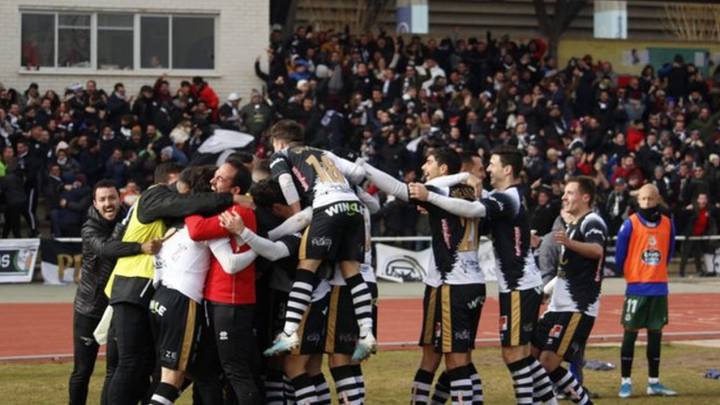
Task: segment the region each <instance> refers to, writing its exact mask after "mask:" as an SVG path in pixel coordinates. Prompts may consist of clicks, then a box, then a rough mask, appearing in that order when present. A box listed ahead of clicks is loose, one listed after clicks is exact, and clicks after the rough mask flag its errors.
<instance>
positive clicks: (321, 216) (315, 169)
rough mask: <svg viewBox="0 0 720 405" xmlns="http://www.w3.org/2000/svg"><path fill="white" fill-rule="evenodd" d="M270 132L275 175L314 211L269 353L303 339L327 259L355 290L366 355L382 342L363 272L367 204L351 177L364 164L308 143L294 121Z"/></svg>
mask: <svg viewBox="0 0 720 405" xmlns="http://www.w3.org/2000/svg"><path fill="white" fill-rule="evenodd" d="M270 134H271V137H272V143H273V148H274V149H275V154H274V155H273V157H272V158H271V163H270V169H271V172H272V174H273V178H274V179H276V180H277V181H278V182H279V183H280V187H281V188H282V191H283V195H284V196H285V200H286V202H287V204H288V205H290V206H291V207H292V208H293V211H294V212H299V211H300V208H301V206H312V208H313V216H312V222H311V223H310V226H308V227H307V228H306V230H305V232H304V234H303V238H302V243H301V245H300V251H299V263H298V269H297V272H296V274H295V281H294V283H293V287H292V290H291V291H290V295H289V297H288V305H287V312H286V316H285V326H284V327H283V332H282V333H280V334H279V335H278V337H277V338H276V340H275V343H274V344H273V345H272V346H271V347H270V348H269V349H267V350H266V351H265V355H267V356H271V355H274V354H277V353H280V352H284V351H288V350H290V349H293V348H294V347H296V346H297V345H298V344H299V343H300V341H299V338H298V334H297V330H298V327H299V326H300V322H301V320H302V318H303V316H304V314H305V312H306V311H307V308H308V306H309V304H310V299H311V297H312V291H313V290H314V289H315V286H316V285H317V283H318V278H317V276H316V275H315V272H316V270H317V268H318V267H319V266H320V264H321V263H322V261H323V260H332V261H336V262H339V263H340V267H341V269H342V273H343V277H345V280H346V282H347V284H348V286H349V287H350V289H351V291H352V294H353V310H354V312H355V317H356V319H357V322H358V327H359V329H360V339H359V340H358V342H357V346H356V350H355V353H353V357H354V358H355V359H363V358H366V357H367V356H369V355H370V354H371V353H372V351H373V350H374V348H375V345H376V341H375V337H374V336H373V333H372V314H371V313H372V309H371V295H370V290H369V289H368V286H367V284H366V283H365V281H363V278H362V276H361V275H360V271H359V270H360V261H361V260H362V254H363V251H362V250H363V245H364V238H365V236H364V233H365V230H364V225H363V221H362V216H361V215H360V214H361V212H362V204H361V203H360V201H359V199H358V197H357V196H356V195H355V193H354V192H353V191H352V188H351V187H350V183H349V182H348V180H347V178H346V176H348V177H350V178H351V179H353V178H356V177H358V178H362V177H363V175H364V173H363V171H362V168H361V167H359V166H357V165H354V164H352V163H350V162H347V161H345V160H341V159H340V158H338V157H337V156H335V155H333V154H332V153H330V152H327V151H323V150H320V149H316V148H311V147H307V146H304V145H303V142H304V130H303V128H302V127H301V126H300V125H299V124H297V123H296V122H294V121H291V120H283V121H280V122H278V123H277V124H275V125H274V126H273V127H272V129H271V130H270ZM298 191H299V192H298Z"/></svg>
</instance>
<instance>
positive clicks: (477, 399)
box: [467, 363, 485, 405]
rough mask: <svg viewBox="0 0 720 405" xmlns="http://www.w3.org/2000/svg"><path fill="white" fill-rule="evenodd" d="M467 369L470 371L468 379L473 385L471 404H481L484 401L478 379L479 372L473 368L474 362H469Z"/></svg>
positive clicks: (480, 381) (480, 382)
mask: <svg viewBox="0 0 720 405" xmlns="http://www.w3.org/2000/svg"><path fill="white" fill-rule="evenodd" d="M467 368H468V371H469V372H470V381H472V385H473V402H472V403H473V405H482V404H483V403H484V401H485V396H484V394H483V387H482V380H481V379H480V373H478V371H477V369H476V368H475V364H473V363H470V364H468V365H467Z"/></svg>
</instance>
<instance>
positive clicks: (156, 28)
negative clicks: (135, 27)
mask: <svg viewBox="0 0 720 405" xmlns="http://www.w3.org/2000/svg"><path fill="white" fill-rule="evenodd" d="M169 30H170V19H169V18H168V17H142V18H141V19H140V32H141V33H142V34H141V35H140V44H141V45H140V59H141V61H142V63H141V65H142V67H143V68H145V69H167V68H168V67H170V56H169V53H170V48H169V46H168V45H169V44H170V33H169Z"/></svg>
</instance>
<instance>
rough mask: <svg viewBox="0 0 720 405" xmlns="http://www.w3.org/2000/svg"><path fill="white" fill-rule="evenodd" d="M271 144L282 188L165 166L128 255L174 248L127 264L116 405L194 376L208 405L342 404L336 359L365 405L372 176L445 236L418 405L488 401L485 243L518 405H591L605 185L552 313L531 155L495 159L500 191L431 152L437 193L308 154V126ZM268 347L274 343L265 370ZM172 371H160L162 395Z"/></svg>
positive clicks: (451, 157) (578, 224) (351, 396)
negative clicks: (532, 200) (481, 254)
mask: <svg viewBox="0 0 720 405" xmlns="http://www.w3.org/2000/svg"><path fill="white" fill-rule="evenodd" d="M270 133H271V137H272V143H273V147H274V150H275V153H274V155H273V156H272V158H271V163H270V169H271V174H272V178H271V179H267V180H262V181H259V182H257V183H255V184H252V186H251V176H250V172H249V170H248V169H247V168H246V167H245V166H244V165H243V164H242V163H241V162H239V161H234V160H232V159H230V160H229V161H228V162H226V163H225V164H223V165H221V166H220V167H219V168H217V169H215V168H209V167H202V166H201V167H191V168H187V169H185V170H183V171H181V172H180V170H179V168H177V167H174V166H172V165H161V166H160V167H159V168H158V170H157V171H156V179H155V180H156V183H157V184H156V185H155V186H153V187H151V188H150V189H148V190H147V191H146V192H145V193H143V195H142V196H141V197H140V199H139V200H138V202H137V203H136V204H135V206H133V207H132V208H131V210H130V212H129V214H127V215H126V219H125V231H124V235H123V236H122V243H126V244H131V243H138V244H147V243H157V244H158V248H159V250H157V249H156V250H157V253H156V254H155V255H152V254H147V253H148V252H149V251H153V250H152V249H150V248H148V249H145V248H143V250H142V251H141V252H139V254H137V253H138V251H135V252H133V253H135V254H132V255H126V256H123V257H120V258H119V259H118V260H117V264H116V265H115V267H114V270H113V272H112V275H111V276H110V279H109V282H108V283H107V287H106V288H105V293H106V294H107V296H108V297H109V303H110V306H111V308H112V321H111V323H110V325H111V326H110V335H111V336H112V338H111V339H112V340H113V341H114V342H116V345H117V365H116V366H115V367H113V370H112V373H111V376H109V378H108V380H107V382H106V387H105V389H104V393H103V402H104V403H108V404H112V405H114V404H137V403H138V402H140V401H149V403H150V404H156V405H168V404H172V403H174V401H175V400H176V399H177V398H178V397H179V396H180V395H181V393H182V390H183V389H184V388H185V387H186V386H188V385H189V382H190V381H193V382H194V386H195V389H194V396H195V400H196V403H201V404H222V403H224V402H223V401H225V400H226V397H228V396H230V397H233V398H234V400H235V401H236V403H239V404H259V403H266V404H286V403H292V402H294V403H297V404H302V405H305V404H330V401H331V400H330V398H331V396H330V390H329V388H328V384H327V382H326V379H325V377H324V376H323V373H322V367H321V366H322V362H323V354H328V356H329V357H328V363H329V368H330V372H331V375H332V378H333V380H334V381H335V387H336V395H337V398H338V400H339V402H340V403H341V404H362V403H364V400H365V385H364V380H363V375H362V368H361V366H360V364H361V362H362V361H363V360H365V359H367V358H368V357H370V356H371V355H372V354H373V353H374V352H375V349H376V335H377V332H376V331H377V329H376V327H377V308H376V301H377V286H376V283H375V275H374V271H373V269H372V254H371V244H370V224H371V221H370V215H371V213H373V212H374V211H376V210H377V209H378V208H379V203H378V201H377V200H376V199H375V198H374V197H373V196H370V195H369V194H367V193H366V192H365V191H364V190H363V188H362V183H364V182H366V181H370V182H372V183H374V184H375V185H376V186H377V187H378V188H379V189H380V190H382V191H383V192H385V193H386V194H388V195H392V196H394V197H396V198H399V199H401V200H403V201H408V202H410V203H413V204H415V205H417V207H418V209H419V210H421V211H423V212H426V213H427V215H428V216H429V223H430V227H431V229H432V253H433V259H434V263H433V265H431V266H430V268H429V270H428V274H427V276H426V278H425V284H426V288H425V294H424V299H423V324H422V328H421V333H420V340H419V344H420V346H421V347H422V360H421V363H420V366H419V368H418V370H417V372H416V374H415V377H414V381H413V384H412V390H411V401H412V403H413V404H429V403H446V402H447V401H448V400H450V401H452V403H453V404H482V403H483V388H482V380H481V378H480V374H479V373H478V370H477V369H476V367H475V366H474V365H473V361H472V356H471V353H472V350H473V349H474V343H475V335H476V331H477V328H478V324H479V320H480V314H481V311H482V307H483V304H484V302H485V298H486V290H485V280H484V276H483V274H484V273H483V271H482V270H481V269H480V266H479V263H478V257H477V250H478V244H479V241H480V235H482V234H488V235H489V236H490V238H491V239H492V242H493V245H494V250H495V255H496V259H497V266H496V269H495V270H496V273H497V280H498V287H499V297H498V299H499V303H500V317H499V320H500V322H499V331H500V340H501V344H502V358H503V360H504V362H505V363H506V365H507V368H508V370H509V371H510V374H511V375H512V379H513V389H514V393H515V398H516V400H517V403H518V404H534V403H555V401H556V399H555V396H556V394H561V393H562V394H565V395H566V396H567V397H568V398H570V399H572V400H573V401H574V402H576V403H580V404H591V403H592V401H591V399H590V398H589V395H588V393H587V391H586V390H585V389H584V388H583V386H582V385H581V384H580V383H579V382H578V381H577V380H576V378H575V377H574V376H573V374H571V373H570V372H569V371H568V370H567V369H566V368H564V367H563V366H562V365H561V364H562V362H563V361H564V360H571V359H572V358H574V356H575V355H576V354H577V353H578V352H579V351H581V350H583V348H584V346H585V343H586V341H587V339H588V337H589V335H590V331H591V329H592V327H593V323H594V320H595V317H596V316H597V314H598V307H599V296H600V285H601V281H602V267H603V260H604V247H605V243H606V241H607V239H608V234H607V228H606V226H605V224H604V222H603V220H602V219H601V218H600V217H599V216H598V215H597V214H595V213H594V212H593V211H592V206H593V200H594V197H595V183H594V181H593V180H592V179H590V178H586V177H577V178H572V179H569V180H568V181H567V185H566V187H565V192H564V195H563V197H562V201H563V211H564V215H565V216H566V218H568V221H567V226H566V228H565V229H564V230H559V231H557V232H556V233H555V234H554V235H553V239H554V241H555V242H556V243H557V244H558V245H559V246H560V248H559V258H558V263H559V264H558V269H557V271H558V273H557V277H556V281H555V282H554V288H553V289H552V290H551V292H550V297H549V305H548V309H547V311H546V312H545V313H544V315H543V316H542V317H541V318H539V311H540V306H541V303H542V301H543V283H542V278H541V275H540V271H539V269H538V267H537V265H536V261H535V258H534V256H533V253H532V249H531V231H530V227H529V221H528V216H527V210H526V208H525V206H526V204H525V201H524V196H523V192H522V190H521V188H520V187H519V185H520V172H521V170H522V165H523V160H522V155H521V154H520V153H519V152H518V151H517V149H515V148H513V147H499V148H497V149H496V150H494V151H493V152H492V155H491V159H490V163H489V166H488V168H487V173H488V174H489V177H490V184H491V185H492V187H493V191H492V192H489V193H488V192H486V191H484V190H482V181H478V179H477V178H476V177H474V176H472V175H471V174H470V172H472V171H473V170H475V171H480V172H483V171H482V167H481V166H482V162H481V161H479V159H478V160H477V161H474V160H471V161H470V165H471V166H472V164H473V162H475V163H474V164H476V165H478V166H480V167H475V168H473V167H467V165H465V167H463V169H465V171H462V172H461V167H462V166H463V162H462V161H461V158H460V157H459V156H458V154H457V153H456V152H454V151H453V150H450V149H447V148H429V150H428V151H427V153H426V161H425V163H424V164H423V166H422V171H423V174H424V180H425V182H424V183H411V184H404V183H402V182H400V181H398V180H397V179H395V178H394V177H392V176H390V175H388V174H386V173H384V172H382V171H381V170H378V169H376V168H374V167H372V166H371V165H369V164H368V163H366V162H365V161H363V160H362V159H358V160H357V161H355V162H351V161H348V160H345V159H342V158H340V157H338V156H336V155H334V154H333V153H331V152H328V151H324V150H320V149H316V148H312V147H308V146H305V145H304V143H303V140H304V136H303V133H304V130H303V128H302V127H301V126H300V125H298V124H297V123H295V122H293V121H290V120H285V121H280V122H278V123H277V124H275V125H274V126H273V128H272V129H271V131H270ZM96 207H97V205H96ZM160 243H161V244H162V247H159V244H160ZM143 246H145V245H143ZM268 269H270V270H272V271H267V270H268ZM256 270H262V272H260V271H258V273H259V274H260V273H261V274H262V275H263V276H262V277H261V280H258V283H257V284H258V285H263V286H264V289H263V290H262V292H259V293H258V292H257V291H256ZM538 318H539V319H538ZM253 331H255V333H254V332H253ZM273 337H274V340H272V341H271V339H273ZM633 343H634V342H633ZM258 345H265V346H263V347H267V346H269V348H268V349H267V350H265V351H264V355H265V356H266V357H267V361H265V362H262V363H263V364H262V366H258V364H259V363H260V361H259V358H260V356H259V351H258V350H257V349H256V348H257V347H258ZM443 359H444V361H445V371H443V372H442V373H441V375H440V376H439V378H437V381H436V382H435V384H434V389H433V382H434V381H435V373H436V371H437V369H438V368H439V365H440V363H441V361H442V360H443ZM153 360H154V361H153ZM155 362H157V363H159V364H160V366H161V374H160V376H159V381H158V379H157V377H155V378H154V380H155V383H154V384H151V381H152V380H153V378H151V377H150V376H151V375H153V374H156V375H157V373H153V371H154V369H155V368H154V364H155ZM260 370H261V371H260ZM259 374H262V377H260V376H259ZM151 386H152V388H151ZM261 387H262V388H261Z"/></svg>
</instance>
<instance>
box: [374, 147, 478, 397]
mask: <svg viewBox="0 0 720 405" xmlns="http://www.w3.org/2000/svg"><path fill="white" fill-rule="evenodd" d="M460 165H461V161H460V157H459V156H458V154H457V153H456V152H455V151H453V150H451V149H447V148H438V149H433V150H431V151H430V152H429V153H428V156H427V158H426V160H425V164H424V165H423V167H422V170H423V173H424V177H425V179H426V180H428V183H431V182H432V181H433V180H437V179H438V178H440V177H441V176H447V175H451V174H456V173H457V172H458V170H459V169H460ZM364 167H365V170H366V171H367V173H368V175H369V179H370V180H371V181H372V182H373V183H375V185H376V186H377V187H378V188H380V189H381V190H382V191H384V192H386V193H388V194H392V195H394V196H395V197H397V198H399V199H401V200H403V201H411V202H414V203H416V204H417V205H418V206H420V207H422V208H424V209H426V210H427V212H428V215H429V220H430V228H431V230H432V235H433V238H432V249H433V256H434V258H435V263H436V265H435V266H431V268H430V272H429V273H428V275H427V276H426V278H425V280H424V281H425V284H426V286H427V287H426V289H425V298H424V300H423V320H424V321H423V325H422V332H421V336H420V346H421V347H422V349H423V357H422V361H421V364H420V367H419V369H418V370H417V372H416V374H415V379H414V381H413V388H412V402H413V403H415V404H427V403H429V402H430V398H429V397H430V387H431V385H432V383H433V379H434V375H435V371H436V370H437V368H438V366H439V364H440V361H441V360H442V359H443V357H444V360H445V367H446V373H447V377H448V380H449V386H450V394H451V396H452V402H453V404H456V403H482V382H481V381H480V377H479V376H478V374H477V371H476V370H475V367H474V366H473V364H472V359H471V356H470V354H471V352H472V350H473V348H474V345H475V335H476V333H477V327H478V323H479V321H480V313H481V311H482V306H483V303H484V302H485V277H484V274H483V272H482V271H481V269H480V267H479V265H478V257H477V249H478V242H479V235H478V231H479V226H478V221H477V220H475V219H472V218H466V217H464V216H462V215H457V214H453V213H450V212H448V211H446V210H443V209H439V208H438V207H436V206H434V205H432V204H429V203H427V202H425V201H422V199H417V200H411V199H410V197H411V195H412V196H415V194H413V193H412V188H410V189H408V186H407V185H405V184H404V183H401V182H399V181H398V180H396V179H394V178H393V177H392V176H390V175H388V174H386V173H383V172H382V171H380V170H377V169H375V168H373V167H372V166H370V165H365V166H364ZM411 187H412V186H411ZM428 187H430V188H431V189H432V190H434V191H435V192H436V193H438V194H440V195H446V196H452V197H458V198H462V199H468V200H474V199H475V189H474V188H473V187H471V186H468V185H466V184H456V185H453V186H450V187H436V186H433V185H432V184H429V186H428Z"/></svg>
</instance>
